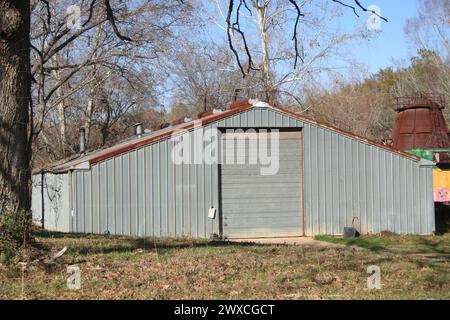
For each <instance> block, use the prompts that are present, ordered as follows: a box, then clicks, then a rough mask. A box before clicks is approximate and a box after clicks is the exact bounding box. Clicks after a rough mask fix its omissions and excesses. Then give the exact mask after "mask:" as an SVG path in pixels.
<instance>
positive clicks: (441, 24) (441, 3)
mask: <svg viewBox="0 0 450 320" xmlns="http://www.w3.org/2000/svg"><path fill="white" fill-rule="evenodd" d="M417 9H418V12H419V14H418V16H417V17H414V18H411V19H408V20H407V22H406V25H405V34H406V36H407V37H408V38H409V40H410V41H411V43H412V44H413V46H414V47H415V48H416V49H422V48H425V49H430V50H435V51H437V52H439V54H440V56H441V57H442V58H443V59H444V60H447V59H449V57H450V43H449V39H450V23H449V21H450V3H449V1H448V0H420V1H419V5H418V8H417Z"/></svg>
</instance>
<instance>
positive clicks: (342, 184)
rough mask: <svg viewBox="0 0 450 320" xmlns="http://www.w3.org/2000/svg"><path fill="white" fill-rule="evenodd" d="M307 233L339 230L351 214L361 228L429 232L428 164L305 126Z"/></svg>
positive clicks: (366, 230) (430, 192)
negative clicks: (424, 164) (421, 164)
mask: <svg viewBox="0 0 450 320" xmlns="http://www.w3.org/2000/svg"><path fill="white" fill-rule="evenodd" d="M304 137H305V153H304V154H305V205H306V217H305V220H306V222H305V224H306V230H305V231H306V234H307V235H317V234H336V235H338V234H342V233H343V228H344V227H345V226H350V225H351V223H352V219H353V217H355V216H356V217H358V218H359V221H358V220H355V225H356V227H358V229H359V228H361V232H362V233H364V234H366V233H379V232H381V231H387V230H388V231H392V232H395V233H399V234H405V233H415V234H431V233H432V232H433V231H434V230H435V223H434V202H433V178H432V167H429V166H428V167H427V166H420V164H419V162H418V161H416V160H414V159H411V158H407V157H404V156H402V155H399V154H397V153H393V152H390V151H387V150H385V149H382V148H380V147H377V146H374V145H371V144H367V143H364V142H361V141H356V140H354V139H352V138H350V137H347V136H345V135H342V134H339V133H336V132H333V131H331V130H328V129H326V128H322V127H318V126H315V125H311V124H305V131H304Z"/></svg>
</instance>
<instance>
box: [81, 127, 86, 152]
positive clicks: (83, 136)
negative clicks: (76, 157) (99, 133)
mask: <svg viewBox="0 0 450 320" xmlns="http://www.w3.org/2000/svg"><path fill="white" fill-rule="evenodd" d="M85 154H86V129H85V128H80V156H84V155H85Z"/></svg>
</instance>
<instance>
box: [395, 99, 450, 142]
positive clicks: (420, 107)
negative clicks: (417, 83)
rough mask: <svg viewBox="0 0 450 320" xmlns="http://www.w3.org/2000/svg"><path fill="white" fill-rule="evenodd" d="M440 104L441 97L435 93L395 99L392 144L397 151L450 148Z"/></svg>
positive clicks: (442, 101)
mask: <svg viewBox="0 0 450 320" xmlns="http://www.w3.org/2000/svg"><path fill="white" fill-rule="evenodd" d="M444 107H445V100H444V98H443V97H442V96H438V95H424V94H422V95H419V96H417V97H402V98H397V109H396V111H397V112H398V113H397V116H396V118H395V125H394V130H393V132H392V140H393V147H394V148H396V149H400V150H417V149H422V150H427V149H447V148H450V140H449V130H448V128H447V124H446V122H445V119H444V116H443V114H442V109H444Z"/></svg>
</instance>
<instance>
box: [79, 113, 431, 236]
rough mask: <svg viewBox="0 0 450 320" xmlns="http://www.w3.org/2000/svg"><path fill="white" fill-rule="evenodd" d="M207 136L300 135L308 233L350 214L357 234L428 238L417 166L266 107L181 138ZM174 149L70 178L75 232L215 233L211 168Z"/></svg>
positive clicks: (130, 155) (333, 227) (146, 152)
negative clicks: (259, 131)
mask: <svg viewBox="0 0 450 320" xmlns="http://www.w3.org/2000/svg"><path fill="white" fill-rule="evenodd" d="M211 128H304V130H303V132H304V147H305V148H304V155H305V158H304V183H305V185H304V190H305V191H304V192H305V195H304V199H305V229H306V234H307V235H315V234H341V233H342V229H343V227H344V226H348V225H350V223H351V220H352V218H353V217H354V216H358V217H360V219H361V220H360V221H361V228H362V232H363V233H367V232H379V231H383V230H391V231H393V232H398V233H426V234H429V233H431V232H432V231H433V230H434V204H433V202H432V175H431V168H426V167H419V166H418V161H417V160H414V159H411V158H406V157H404V156H401V155H398V154H396V153H393V152H390V151H388V150H385V149H382V148H379V147H377V146H374V145H371V144H368V143H364V142H362V141H359V140H358V141H357V140H355V139H353V138H351V137H349V136H346V135H343V134H340V133H337V132H334V131H332V130H330V129H328V128H323V127H320V126H317V125H315V124H311V123H309V122H303V121H300V120H298V119H295V118H293V117H291V116H289V115H287V114H284V113H281V112H278V111H275V110H272V109H268V108H252V109H250V110H246V111H244V112H241V113H239V114H236V115H233V116H230V117H228V118H225V119H221V120H219V121H217V122H215V123H212V124H209V125H207V126H205V127H203V128H197V129H195V130H193V131H190V132H189V133H187V134H185V135H184V136H183V137H184V138H189V139H192V137H193V136H194V135H200V134H202V133H203V132H204V131H205V130H208V129H211ZM173 144H174V142H172V141H170V140H169V139H165V140H161V141H159V142H156V143H154V144H151V145H148V146H145V147H142V148H140V149H137V150H133V151H130V152H126V153H124V154H121V155H119V156H117V157H115V158H111V159H108V160H105V161H103V162H100V163H97V164H94V165H92V167H91V169H90V170H88V171H75V172H74V173H73V178H72V191H73V204H72V206H73V209H74V213H75V216H74V218H73V221H72V230H73V231H77V232H86V233H91V232H92V233H103V232H105V231H106V230H108V231H109V232H110V233H112V234H124V235H134V236H192V237H208V236H209V235H210V234H211V233H216V234H218V233H219V220H220V219H218V218H216V219H214V220H211V219H209V218H208V217H207V212H208V209H209V208H210V207H211V206H213V207H216V208H218V209H220V208H219V186H218V184H219V182H218V165H216V164H212V165H209V164H195V165H194V164H193V165H175V164H174V163H173V162H172V161H171V160H170V157H171V150H172V147H173ZM205 144H206V143H205ZM205 144H204V146H205ZM193 148H194V146H192V151H193ZM218 213H219V214H220V212H218ZM357 226H358V225H357Z"/></svg>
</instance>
